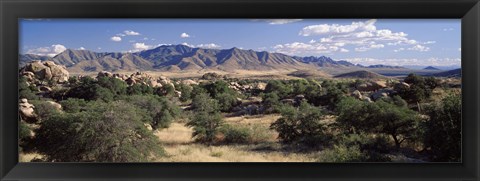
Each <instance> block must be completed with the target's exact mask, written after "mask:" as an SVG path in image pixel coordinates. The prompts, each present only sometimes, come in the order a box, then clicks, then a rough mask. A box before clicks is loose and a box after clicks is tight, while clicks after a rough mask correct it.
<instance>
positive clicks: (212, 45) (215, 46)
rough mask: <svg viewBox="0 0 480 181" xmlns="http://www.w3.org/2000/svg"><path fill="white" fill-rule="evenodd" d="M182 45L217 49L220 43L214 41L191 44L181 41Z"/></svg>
mask: <svg viewBox="0 0 480 181" xmlns="http://www.w3.org/2000/svg"><path fill="white" fill-rule="evenodd" d="M182 45H185V46H189V47H192V48H208V49H218V48H220V47H221V46H220V45H217V44H215V43H207V44H198V45H192V44H188V43H187V42H183V43H182Z"/></svg>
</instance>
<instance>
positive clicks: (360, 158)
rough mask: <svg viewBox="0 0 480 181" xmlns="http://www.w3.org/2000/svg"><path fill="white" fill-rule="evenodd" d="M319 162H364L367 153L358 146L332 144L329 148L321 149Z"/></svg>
mask: <svg viewBox="0 0 480 181" xmlns="http://www.w3.org/2000/svg"><path fill="white" fill-rule="evenodd" d="M319 157H320V158H319V159H318V161H319V162H333V163H338V162H364V161H366V160H367V155H366V154H365V153H363V152H362V151H361V150H360V148H359V146H350V147H347V146H345V145H334V146H333V148H331V149H326V150H323V151H322V152H321V153H320V155H319Z"/></svg>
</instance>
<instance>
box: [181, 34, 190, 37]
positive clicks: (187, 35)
mask: <svg viewBox="0 0 480 181" xmlns="http://www.w3.org/2000/svg"><path fill="white" fill-rule="evenodd" d="M180 38H190V35H189V34H187V33H182V34H180Z"/></svg>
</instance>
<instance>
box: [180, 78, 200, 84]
mask: <svg viewBox="0 0 480 181" xmlns="http://www.w3.org/2000/svg"><path fill="white" fill-rule="evenodd" d="M182 84H185V85H198V82H195V81H194V80H192V79H186V80H182Z"/></svg>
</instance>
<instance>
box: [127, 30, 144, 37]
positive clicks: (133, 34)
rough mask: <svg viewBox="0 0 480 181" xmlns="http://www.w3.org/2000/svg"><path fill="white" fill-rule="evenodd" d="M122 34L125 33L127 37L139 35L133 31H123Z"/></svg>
mask: <svg viewBox="0 0 480 181" xmlns="http://www.w3.org/2000/svg"><path fill="white" fill-rule="evenodd" d="M123 33H125V35H129V36H137V35H140V33H139V32H135V31H132V30H125V31H123Z"/></svg>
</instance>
